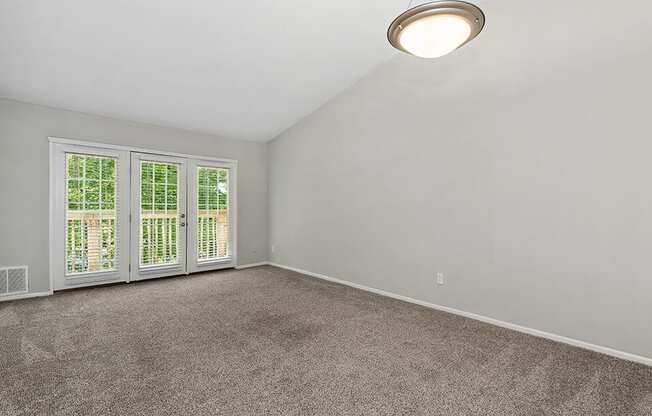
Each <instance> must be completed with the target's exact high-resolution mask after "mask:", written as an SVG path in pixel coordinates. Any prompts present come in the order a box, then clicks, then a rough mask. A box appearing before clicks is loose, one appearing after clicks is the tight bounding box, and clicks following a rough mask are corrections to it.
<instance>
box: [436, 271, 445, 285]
mask: <svg viewBox="0 0 652 416" xmlns="http://www.w3.org/2000/svg"><path fill="white" fill-rule="evenodd" d="M437 284H438V285H443V284H444V273H439V272H437Z"/></svg>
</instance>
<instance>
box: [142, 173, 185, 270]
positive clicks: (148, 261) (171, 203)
mask: <svg viewBox="0 0 652 416" xmlns="http://www.w3.org/2000/svg"><path fill="white" fill-rule="evenodd" d="M178 191H179V166H178V165H176V164H174V163H162V162H150V161H141V164H140V265H141V266H159V265H168V264H176V263H177V262H178V255H177V254H178V250H179V239H178V235H179V221H178V217H179V211H178V205H179V200H178Z"/></svg>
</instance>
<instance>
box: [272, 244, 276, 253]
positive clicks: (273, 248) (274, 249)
mask: <svg viewBox="0 0 652 416" xmlns="http://www.w3.org/2000/svg"><path fill="white" fill-rule="evenodd" d="M274 251H276V247H275V246H274V244H272V253H273V252H274Z"/></svg>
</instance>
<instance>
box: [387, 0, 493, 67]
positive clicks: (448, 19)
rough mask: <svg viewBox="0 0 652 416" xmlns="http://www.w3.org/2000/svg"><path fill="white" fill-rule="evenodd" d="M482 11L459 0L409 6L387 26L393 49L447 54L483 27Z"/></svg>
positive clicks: (420, 54)
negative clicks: (409, 7) (410, 7)
mask: <svg viewBox="0 0 652 416" xmlns="http://www.w3.org/2000/svg"><path fill="white" fill-rule="evenodd" d="M484 20H485V19H484V14H483V13H482V10H480V9H479V8H478V7H476V6H474V5H472V4H470V3H466V2H462V1H436V2H432V3H426V4H422V5H420V6H416V7H414V8H412V9H409V10H408V11H406V12H405V13H403V14H401V15H400V16H399V17H397V18H396V19H395V20H394V21H393V22H392V24H391V25H390V27H389V29H388V30H387V38H388V39H389V42H390V43H391V44H392V46H394V47H395V48H396V49H398V50H400V51H403V52H406V53H409V54H411V55H414V56H418V57H421V58H438V57H440V56H444V55H447V54H449V53H451V52H453V51H454V50H456V49H458V48H459V47H460V46H462V45H464V44H466V43H468V42H469V41H470V40H471V39H473V38H475V37H476V36H477V35H478V34H479V33H480V32H481V31H482V28H483V27H484Z"/></svg>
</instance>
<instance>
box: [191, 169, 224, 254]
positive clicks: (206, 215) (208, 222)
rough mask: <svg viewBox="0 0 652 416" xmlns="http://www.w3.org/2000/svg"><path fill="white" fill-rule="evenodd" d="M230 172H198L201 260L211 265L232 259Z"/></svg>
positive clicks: (209, 170)
mask: <svg viewBox="0 0 652 416" xmlns="http://www.w3.org/2000/svg"><path fill="white" fill-rule="evenodd" d="M229 218H230V216H229V170H228V169H224V168H213V167H198V169H197V253H198V254H197V256H198V260H199V261H200V262H201V261H211V260H218V259H221V258H226V257H228V256H229V255H230V251H231V249H230V247H229V234H230V232H231V231H230V224H229Z"/></svg>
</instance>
